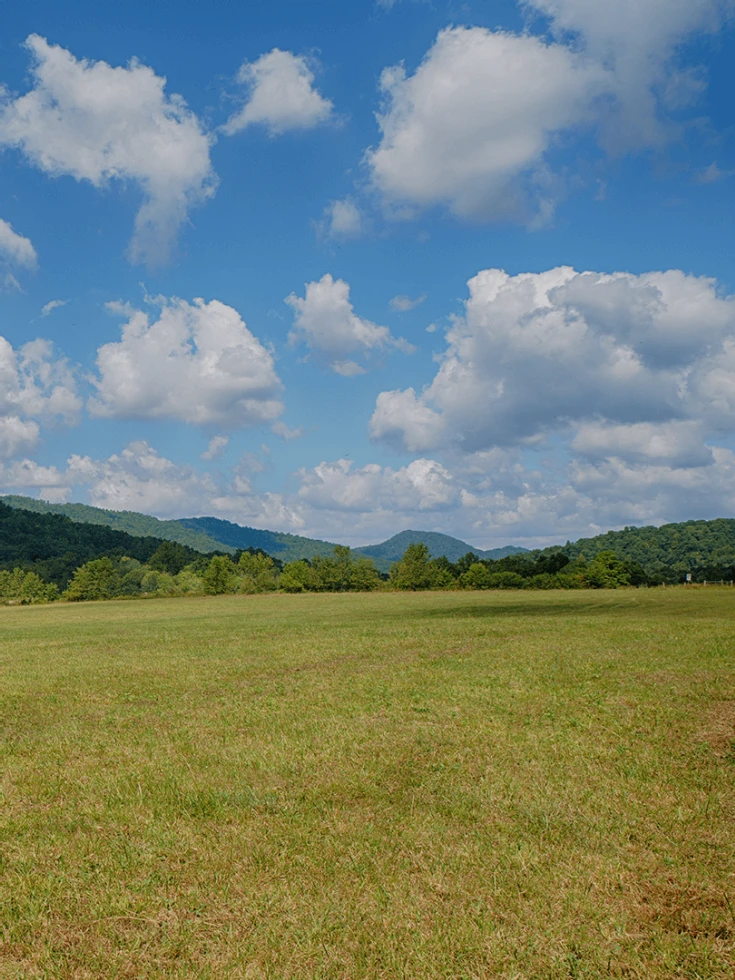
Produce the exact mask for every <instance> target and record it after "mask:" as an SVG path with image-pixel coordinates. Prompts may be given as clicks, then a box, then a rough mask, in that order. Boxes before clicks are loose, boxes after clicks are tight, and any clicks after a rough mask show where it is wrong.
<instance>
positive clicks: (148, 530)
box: [0, 494, 235, 554]
mask: <svg viewBox="0 0 735 980" xmlns="http://www.w3.org/2000/svg"><path fill="white" fill-rule="evenodd" d="M0 502H2V503H4V504H7V505H8V507H15V508H16V510H31V511H33V512H34V513H36V514H60V515H61V516H62V517H68V518H69V519H70V520H72V521H74V523H75V524H99V525H102V526H103V527H111V528H112V529H113V530H115V531H125V533H126V534H132V535H133V537H136V538H161V539H162V540H164V541H177V542H178V543H179V544H185V545H187V546H188V547H189V548H193V549H194V550H195V551H201V552H202V553H203V554H207V553H208V552H210V551H228V552H233V551H234V550H235V549H234V548H231V547H229V546H228V545H224V544H223V542H221V541H215V540H214V538H210V537H208V536H207V535H206V534H205V533H204V532H203V531H197V530H195V529H191V528H187V527H185V526H184V525H183V524H182V523H181V522H180V521H159V519H158V518H157V517H151V516H150V515H149V514H139V513H138V512H137V511H135V510H105V509H103V508H101V507H90V506H89V505H88V504H50V503H47V502H46V501H45V500H36V499H35V498H33V497H21V496H18V495H15V494H8V495H6V496H0Z"/></svg>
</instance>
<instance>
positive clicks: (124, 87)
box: [0, 34, 214, 264]
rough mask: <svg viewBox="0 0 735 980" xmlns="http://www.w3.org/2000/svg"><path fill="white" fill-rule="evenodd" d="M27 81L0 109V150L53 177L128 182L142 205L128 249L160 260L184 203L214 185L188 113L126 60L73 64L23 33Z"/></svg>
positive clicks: (205, 142) (138, 257) (201, 136)
mask: <svg viewBox="0 0 735 980" xmlns="http://www.w3.org/2000/svg"><path fill="white" fill-rule="evenodd" d="M26 47H27V48H28V51H29V52H30V54H31V57H32V59H33V65H32V68H31V76H32V79H33V87H32V88H31V90H30V91H29V92H27V93H26V94H25V95H20V96H18V97H16V98H12V97H8V96H6V97H5V99H4V101H3V103H2V105H0V146H5V147H16V148H17V149H19V150H20V151H21V152H22V153H23V154H24V155H25V156H26V157H27V158H28V159H29V160H30V161H31V162H32V163H33V164H35V165H36V166H37V167H39V169H41V170H42V171H44V172H45V173H48V174H50V175H52V176H60V175H62V174H66V175H70V176H72V177H74V178H75V179H76V180H78V181H88V182H89V183H91V184H92V185H93V186H94V187H98V188H99V187H102V186H104V185H105V184H106V183H107V182H108V181H110V180H122V181H132V182H134V183H136V184H138V186H139V187H140V189H141V191H142V194H143V204H142V206H141V208H140V211H139V212H138V215H137V217H136V221H135V234H134V236H133V240H132V243H131V246H130V255H131V258H132V259H133V261H135V262H140V261H142V262H148V263H153V264H156V263H159V262H162V261H165V259H166V257H167V255H168V253H169V249H170V247H171V244H172V242H173V241H174V240H175V238H176V235H177V232H178V230H179V227H180V226H181V224H182V223H183V222H184V221H185V220H186V216H187V214H188V212H189V210H190V208H191V207H193V206H194V205H196V204H199V203H200V202H202V201H203V200H205V199H206V198H207V197H209V196H210V195H211V194H212V193H213V190H214V175H213V172H212V168H211V164H210V159H209V147H210V139H209V137H208V136H207V135H206V134H205V133H204V132H203V130H202V127H201V125H200V123H199V120H198V119H197V117H196V116H195V115H194V113H192V112H191V111H190V110H189V109H188V108H187V106H186V104H185V102H184V100H183V99H182V98H181V97H180V96H177V95H167V94H166V93H165V84H166V80H165V79H164V78H161V77H159V76H158V75H156V74H155V73H154V71H153V70H152V69H151V68H148V67H147V66H145V65H142V64H140V63H139V62H137V61H135V60H132V61H131V62H130V64H129V65H128V67H126V68H121V67H113V66H111V65H108V64H107V63H106V62H104V61H86V60H77V59H76V58H75V57H74V56H73V55H72V54H71V53H70V52H69V51H66V50H65V49H64V48H62V47H59V46H58V45H52V44H49V43H48V41H46V39H45V38H42V37H39V36H38V35H37V34H32V35H31V36H30V37H29V38H28V40H27V41H26Z"/></svg>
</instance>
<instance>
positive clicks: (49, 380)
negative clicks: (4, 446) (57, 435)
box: [0, 337, 81, 432]
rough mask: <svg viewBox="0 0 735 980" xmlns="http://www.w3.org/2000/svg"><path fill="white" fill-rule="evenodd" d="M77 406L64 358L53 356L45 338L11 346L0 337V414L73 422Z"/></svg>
mask: <svg viewBox="0 0 735 980" xmlns="http://www.w3.org/2000/svg"><path fill="white" fill-rule="evenodd" d="M80 410H81V401H80V399H79V396H78V395H77V391H76V382H75V379H74V375H73V372H72V370H71V368H70V366H69V364H68V362H67V361H66V360H65V359H64V358H57V357H55V355H54V349H53V345H52V344H51V343H50V342H49V341H47V340H33V341H30V342H29V343H27V344H24V345H23V346H22V347H21V348H19V349H18V350H14V349H13V347H12V345H11V344H10V343H8V341H7V340H6V339H5V338H4V337H0V417H18V418H19V419H20V418H26V419H27V418H29V417H30V418H35V419H41V420H43V421H47V422H51V421H54V420H61V421H63V422H66V423H67V424H70V425H73V424H74V423H75V422H77V421H78V417H79V412H80ZM26 432H30V429H26Z"/></svg>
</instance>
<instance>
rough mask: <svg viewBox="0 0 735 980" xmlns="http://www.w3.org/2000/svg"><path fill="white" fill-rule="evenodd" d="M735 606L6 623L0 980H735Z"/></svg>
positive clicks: (530, 597)
mask: <svg viewBox="0 0 735 980" xmlns="http://www.w3.org/2000/svg"><path fill="white" fill-rule="evenodd" d="M733 739H735V590H716V589H709V590H696V591H695V590H691V591H689V592H687V591H685V590H683V589H667V590H650V591H627V590H626V591H620V592H582V593H574V592H571V593H540V592H536V593H523V594H515V595H514V594H509V593H504V594H503V593H494V594H487V593H486V594H480V593H472V594H470V593H430V594H416V595H398V594H377V595H364V596H349V595H345V596H340V595H323V596H322V595H306V596H272V597H260V596H256V597H251V598H221V599H193V600H158V601H151V602H127V603H124V602H118V603H105V604H97V605H94V604H91V605H82V606H74V605H57V606H47V607H35V608H30V607H29V608H0V977H2V978H38V977H44V978H53V980H65V978H72V977H73V978H97V977H104V978H108V977H109V978H115V977H120V978H123V977H124V978H163V977H165V978H183V977H186V978H195V977H196V978H221V977H222V978H274V980H276V978H277V980H281V978H308V980H312V978H319V980H326V978H334V980H337V978H340V980H341V978H344V980H348V978H349V980H360V978H370V980H377V978H390V980H393V978H404V980H418V978H456V980H460V978H466V980H469V978H496V977H497V978H508V980H510V978H537V977H538V978H549V980H550V978H569V977H571V978H592V977H595V978H597V977H600V978H602V977H604V978H607V977H610V976H612V977H621V976H625V977H631V978H639V980H643V978H662V980H663V978H667V980H668V978H684V977H686V978H727V980H732V978H733V976H735V792H734V790H735V753H734V752H733V744H732V742H733Z"/></svg>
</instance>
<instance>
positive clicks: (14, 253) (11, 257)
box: [0, 218, 37, 269]
mask: <svg viewBox="0 0 735 980" xmlns="http://www.w3.org/2000/svg"><path fill="white" fill-rule="evenodd" d="M0 256H1V257H2V258H3V259H4V260H5V261H6V262H9V263H11V264H12V265H19V266H23V267H24V268H26V269H33V268H35V266H36V261H37V256H36V250H35V248H34V247H33V244H32V243H31V240H30V238H24V237H23V235H19V234H18V233H17V232H16V231H13V226H12V225H9V224H8V222H7V221H3V220H2V219H1V218H0Z"/></svg>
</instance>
